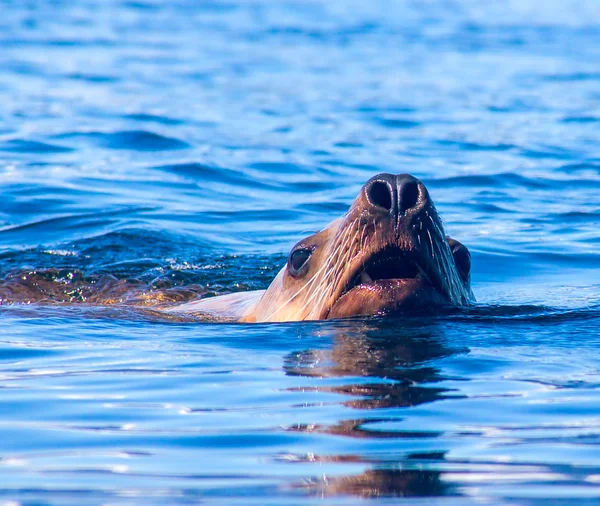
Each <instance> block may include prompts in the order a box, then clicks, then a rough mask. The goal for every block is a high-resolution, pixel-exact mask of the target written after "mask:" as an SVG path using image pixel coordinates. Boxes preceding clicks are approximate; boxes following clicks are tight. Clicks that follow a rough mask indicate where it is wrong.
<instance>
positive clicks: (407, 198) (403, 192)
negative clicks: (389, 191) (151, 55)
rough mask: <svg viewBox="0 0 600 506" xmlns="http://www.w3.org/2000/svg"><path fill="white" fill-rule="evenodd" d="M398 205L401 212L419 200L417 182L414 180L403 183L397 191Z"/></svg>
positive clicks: (410, 207) (413, 205)
mask: <svg viewBox="0 0 600 506" xmlns="http://www.w3.org/2000/svg"><path fill="white" fill-rule="evenodd" d="M398 200H399V202H398V204H399V205H398V207H399V211H400V212H401V213H404V212H406V211H408V210H409V209H412V208H413V207H415V206H416V205H417V202H418V201H419V184H418V183H417V182H415V181H410V182H408V183H404V184H403V185H401V186H400V189H399V191H398Z"/></svg>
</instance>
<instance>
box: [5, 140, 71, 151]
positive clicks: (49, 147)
mask: <svg viewBox="0 0 600 506" xmlns="http://www.w3.org/2000/svg"><path fill="white" fill-rule="evenodd" d="M0 151H11V152H13V153H35V154H42V153H69V152H71V151H73V149H71V148H68V147H65V146H60V145H58V144H48V143H46V142H39V141H29V140H24V139H12V140H8V141H4V142H2V143H0Z"/></svg>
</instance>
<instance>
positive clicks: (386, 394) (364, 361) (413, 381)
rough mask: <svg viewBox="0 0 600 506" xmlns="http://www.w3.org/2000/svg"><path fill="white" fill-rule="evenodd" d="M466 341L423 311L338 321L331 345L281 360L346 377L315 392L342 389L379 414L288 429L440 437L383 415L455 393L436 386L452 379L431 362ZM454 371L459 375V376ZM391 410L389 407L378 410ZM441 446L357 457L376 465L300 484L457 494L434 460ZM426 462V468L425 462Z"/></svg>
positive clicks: (363, 493)
mask: <svg viewBox="0 0 600 506" xmlns="http://www.w3.org/2000/svg"><path fill="white" fill-rule="evenodd" d="M466 351H468V350H466V349H464V348H457V347H454V348H453V347H451V346H450V345H449V344H448V343H447V341H446V340H445V339H444V333H443V329H442V328H440V327H438V326H437V325H435V324H431V323H425V324H424V323H423V321H422V319H420V318H406V319H400V318H398V319H386V320H371V321H367V322H364V321H362V322H358V321H357V322H352V326H349V327H347V328H345V329H337V330H336V332H335V335H334V336H333V344H332V346H331V347H330V348H329V349H325V350H323V349H308V350H302V351H297V352H294V353H291V354H289V355H288V356H287V357H286V359H285V362H284V370H285V372H286V374H288V375H296V376H308V377H321V378H336V377H337V378H347V379H348V382H347V383H345V384H343V385H339V386H331V385H325V386H318V387H314V389H315V390H316V391H318V392H333V393H338V394H341V395H343V396H345V397H346V398H349V399H348V400H345V401H343V405H344V406H345V407H347V408H350V409H353V410H378V411H377V415H376V416H372V417H371V416H367V417H364V416H363V417H350V418H347V419H344V420H340V421H338V422H337V423H335V424H331V425H326V426H325V425H322V426H319V425H298V426H295V427H293V428H292V429H291V430H295V431H301V432H319V433H327V434H333V435H341V436H345V437H352V438H373V439H396V440H397V439H403V438H406V439H415V438H438V437H439V436H440V435H441V433H440V432H436V431H431V430H422V431H419V430H411V431H404V430H389V429H387V430H381V425H382V423H381V422H390V421H401V420H402V418H401V417H398V416H395V417H394V416H389V415H390V414H393V415H397V411H395V410H394V408H410V407H411V406H417V405H422V404H426V403H432V402H436V401H438V400H441V399H445V398H448V397H457V396H458V394H456V393H455V392H453V391H452V390H451V389H448V388H444V387H441V386H436V384H438V383H440V382H441V381H442V380H444V379H447V378H446V377H445V376H444V375H443V374H442V372H441V371H440V369H439V368H438V367H436V366H435V365H434V364H433V362H434V361H436V360H438V359H440V358H443V357H446V356H450V355H452V354H455V353H461V352H463V353H464V352H466ZM455 379H456V378H455ZM380 410H386V411H380ZM444 453H445V451H444V449H440V450H439V451H435V452H431V453H427V454H410V453H409V454H404V455H403V456H402V457H401V458H399V459H396V460H391V461H390V460H387V459H386V461H385V462H378V461H377V459H373V458H366V457H364V458H362V459H361V457H358V456H357V460H362V461H363V462H365V463H371V464H372V467H371V468H369V469H367V470H366V471H364V472H363V473H361V474H358V475H349V476H342V477H334V478H327V477H323V478H320V479H315V480H310V481H309V482H307V483H305V484H304V485H303V486H304V487H306V488H307V489H308V490H309V491H310V492H311V493H315V494H321V495H337V494H350V495H355V496H359V497H376V496H394V497H427V496H446V495H457V494H458V492H457V490H456V489H455V488H453V487H451V486H450V485H449V484H447V483H445V482H444V481H443V479H442V473H441V472H440V471H436V470H432V469H431V466H432V465H433V464H435V463H438V464H439V463H440V462H441V461H443V460H444ZM313 460H317V461H324V460H327V461H328V462H336V461H339V462H343V461H345V460H346V459H345V456H342V455H340V456H313ZM426 468H427V469H426Z"/></svg>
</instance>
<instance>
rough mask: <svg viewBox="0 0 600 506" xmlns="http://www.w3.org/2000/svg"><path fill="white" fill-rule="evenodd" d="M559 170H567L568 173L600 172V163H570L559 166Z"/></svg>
mask: <svg viewBox="0 0 600 506" xmlns="http://www.w3.org/2000/svg"><path fill="white" fill-rule="evenodd" d="M557 170H559V171H561V172H566V173H567V174H576V173H578V172H586V171H590V172H596V173H598V174H600V163H596V162H584V163H568V164H566V165H561V166H560V167H558V169H557Z"/></svg>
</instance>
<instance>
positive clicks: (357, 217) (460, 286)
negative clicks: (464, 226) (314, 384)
mask: <svg viewBox="0 0 600 506" xmlns="http://www.w3.org/2000/svg"><path fill="white" fill-rule="evenodd" d="M470 271H471V256H470V253H469V251H468V250H467V248H466V247H465V246H463V245H462V244H461V243H459V242H458V241H456V240H454V239H451V238H450V237H447V236H446V235H445V233H444V228H443V226H442V222H441V220H440V217H439V215H438V213H437V211H436V209H435V206H434V204H433V201H432V200H431V197H430V196H429V192H428V191H427V188H426V187H425V185H424V184H423V183H422V182H421V181H419V180H418V179H416V178H415V177H413V176H411V175H409V174H400V175H392V174H378V175H376V176H374V177H372V178H371V179H369V180H368V181H367V182H366V184H365V185H364V186H363V187H362V189H361V190H360V192H359V194H358V196H357V197H356V199H355V200H354V202H353V203H352V205H351V206H350V209H349V210H348V212H347V213H346V214H345V215H344V216H342V217H341V218H340V219H338V220H335V221H334V222H332V223H331V224H330V225H328V226H327V227H326V228H325V229H323V230H322V231H320V232H318V233H316V234H314V235H311V236H309V237H306V238H305V239H302V240H301V241H299V242H298V243H297V244H296V245H295V246H294V247H293V248H292V250H291V252H290V255H289V258H288V261H287V264H286V265H285V266H284V267H283V268H282V269H281V271H280V272H279V274H278V275H277V277H276V278H275V279H274V280H273V282H272V283H271V285H270V286H269V288H268V289H267V290H265V291H254V292H245V293H237V294H231V295H225V296H221V297H215V298H212V299H205V300H200V301H196V302H191V303H187V304H184V305H181V306H178V307H175V308H172V309H171V311H178V312H179V311H181V312H192V313H203V314H208V315H213V316H223V317H228V318H235V319H237V320H239V321H241V322H281V321H298V320H323V319H328V318H340V317H346V316H355V315H367V314H378V313H384V312H389V311H396V310H411V309H413V308H428V307H430V306H444V305H445V306H464V305H468V304H469V303H470V302H472V301H473V300H474V298H473V294H472V292H471V288H470Z"/></svg>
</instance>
